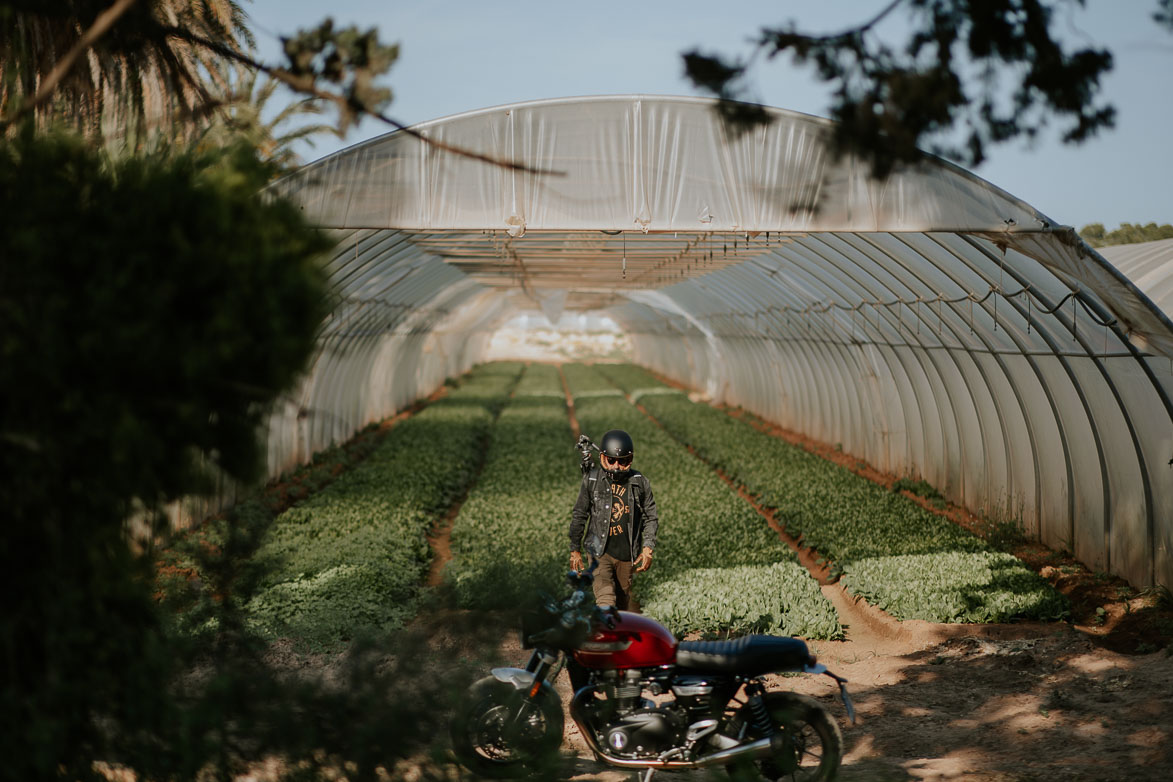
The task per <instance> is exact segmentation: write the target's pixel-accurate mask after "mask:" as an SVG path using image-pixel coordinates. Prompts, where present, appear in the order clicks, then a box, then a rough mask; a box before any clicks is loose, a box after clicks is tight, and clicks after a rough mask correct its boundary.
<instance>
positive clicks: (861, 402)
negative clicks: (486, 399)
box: [269, 96, 1173, 586]
mask: <svg viewBox="0 0 1173 782" xmlns="http://www.w3.org/2000/svg"><path fill="white" fill-rule="evenodd" d="M772 114H773V116H774V122H773V123H772V124H771V125H770V126H768V127H765V128H760V129H758V130H755V131H752V132H751V133H748V134H745V135H743V136H737V135H736V134H731V133H729V132H728V131H727V129H726V128H725V127H724V126H723V125H722V124H721V122H720V120H718V119H717V118H716V115H715V114H714V113H713V112H712V111H711V103H710V102H709V101H705V100H700V99H687V98H664V97H653V96H623V97H595V98H577V99H563V100H550V101H539V102H533V103H524V104H516V105H512V106H505V107H499V108H495V109H487V110H483V111H476V112H470V113H467V114H462V115H459V116H456V117H452V118H448V119H444V120H437V121H435V122H431V123H427V124H425V125H421V126H418V128H417V130H419V131H420V132H422V133H424V134H425V135H427V136H428V137H429V138H431V139H435V140H439V141H442V142H444V143H447V144H452V145H457V146H461V147H464V148H469V149H473V150H476V151H477V152H480V153H486V154H489V155H492V156H495V157H499V158H505V159H510V160H514V161H517V162H518V163H521V164H523V165H524V166H525V167H527V168H529V169H538V170H541V171H544V172H547V173H544V174H536V173H532V172H527V171H523V170H519V169H517V168H512V169H510V168H505V167H501V166H491V165H487V164H485V163H482V162H477V161H473V160H470V159H467V158H462V157H458V156H456V155H454V154H452V153H449V152H444V151H440V150H438V149H437V148H436V147H434V146H430V145H426V144H424V143H421V142H420V141H419V140H418V139H416V138H413V137H412V136H410V135H408V134H404V133H393V134H389V135H387V136H383V137H381V138H378V139H374V140H372V141H369V142H366V143H363V144H360V145H357V146H355V147H352V148H350V149H348V150H344V151H342V152H340V153H338V154H336V155H333V156H331V157H329V158H326V159H324V160H322V161H319V162H318V163H315V164H313V165H311V166H307V167H306V168H305V169H303V170H301V171H300V172H298V173H297V174H295V175H293V176H291V177H289V178H287V179H285V180H282V181H281V182H278V183H277V184H276V185H275V186H274V187H273V192H275V193H281V194H284V195H286V196H288V197H290V198H292V199H294V200H295V201H296V202H298V203H299V204H300V205H301V207H302V208H303V209H304V210H305V212H306V214H307V215H309V216H310V218H311V219H312V220H313V221H315V222H316V223H318V224H319V225H321V226H323V228H326V229H329V230H331V231H332V232H334V234H335V235H336V237H337V238H338V245H337V250H336V253H335V256H334V257H333V259H332V260H331V262H330V267H329V268H330V272H331V276H332V279H333V280H334V281H335V283H336V284H337V286H338V290H339V292H340V300H339V304H338V306H337V308H336V309H335V311H334V313H333V314H332V315H331V317H330V318H329V320H328V321H327V322H326V323H325V324H323V329H322V335H321V348H320V350H319V354H318V356H317V358H316V360H315V363H314V366H313V368H312V370H311V371H310V373H309V374H308V375H307V377H306V380H305V382H304V384H303V386H302V387H301V389H300V390H299V391H298V393H297V394H296V395H295V396H294V398H293V399H291V401H290V403H289V405H287V408H286V409H285V410H283V411H280V412H279V413H278V414H277V415H275V416H274V418H273V421H272V422H271V425H270V430H269V443H270V465H271V468H272V469H273V470H274V471H276V470H277V469H278V468H282V467H284V466H288V465H289V464H292V463H295V462H297V461H301V460H304V459H305V458H307V457H308V455H309V454H310V453H312V452H313V451H315V450H318V449H319V448H321V447H325V445H328V444H329V443H330V442H331V441H333V440H336V439H338V438H341V437H344V436H346V435H348V434H349V433H351V432H353V431H355V430H356V429H358V428H359V427H361V426H362V425H364V424H365V423H367V422H369V421H372V420H376V419H378V418H380V417H382V416H385V415H388V414H390V413H392V412H394V411H396V410H398V409H400V408H402V407H403V406H405V405H406V404H408V403H410V401H411V400H413V399H415V398H417V397H419V396H422V395H424V394H427V393H428V392H430V391H431V390H433V389H434V388H436V387H437V386H438V385H439V384H440V383H441V382H442V381H443V379H444V378H445V377H446V376H448V375H451V374H455V373H458V372H460V371H463V370H464V369H466V368H467V367H469V366H470V365H471V364H473V363H474V362H476V361H477V360H478V359H479V357H480V356H481V355H483V351H484V349H485V345H486V344H487V340H488V338H489V337H490V336H491V335H492V333H493V331H494V330H495V328H496V327H497V326H498V325H499V324H500V323H503V322H504V321H506V320H508V319H510V318H512V317H514V316H515V315H516V314H517V313H518V311H520V310H530V311H535V312H537V311H544V312H546V313H547V314H548V315H550V316H552V317H554V318H555V319H556V317H557V316H558V315H560V314H561V313H562V312H563V311H567V310H569V311H575V310H584V309H595V310H599V309H602V310H605V314H606V315H608V316H610V317H612V318H614V319H615V321H616V322H618V323H619V324H620V325H621V326H622V327H623V329H624V330H625V331H626V332H627V333H628V334H629V336H630V338H631V341H632V345H633V350H634V352H635V354H636V357H637V359H638V360H639V361H640V362H641V363H643V364H645V365H646V366H649V367H651V368H653V369H655V370H657V371H659V372H662V373H663V374H665V375H667V376H669V377H672V378H675V379H677V380H680V381H682V382H685V383H687V384H689V385H691V386H693V387H696V388H699V389H702V390H704V391H706V392H707V393H708V394H709V395H710V396H711V397H712V398H713V399H714V400H715V401H719V402H727V403H731V404H739V405H742V406H744V407H746V408H748V409H750V410H753V411H754V412H756V413H758V414H760V415H762V416H764V417H766V418H768V419H770V420H773V421H776V422H778V423H779V424H781V425H783V426H785V427H786V428H788V429H792V430H794V431H797V432H801V433H803V434H805V435H808V436H810V437H814V438H817V439H819V440H823V441H825V442H830V443H841V444H842V448H843V450H844V451H846V452H849V453H852V454H854V455H856V456H857V457H859V458H861V459H865V460H867V461H868V462H870V463H871V464H873V465H875V466H876V467H878V468H880V469H882V470H885V471H887V472H890V473H893V474H896V475H912V476H918V477H923V478H925V479H926V480H928V481H929V482H930V483H932V484H933V485H935V486H937V487H938V488H939V489H940V490H941V491H942V493H943V494H945V496H946V497H948V498H949V499H950V500H952V501H955V502H958V503H960V504H963V505H965V506H967V507H969V508H971V509H973V510H976V511H978V512H982V513H985V514H986V515H989V516H992V517H995V518H1001V519H1005V520H1011V519H1014V520H1020V521H1021V522H1022V523H1023V524H1024V526H1025V527H1026V529H1027V530H1028V531H1029V532H1031V533H1033V534H1037V535H1038V536H1039V537H1040V538H1041V539H1042V540H1043V541H1044V542H1046V543H1048V544H1050V545H1052V546H1056V547H1067V548H1071V549H1073V550H1074V551H1075V553H1076V554H1077V556H1079V557H1080V559H1082V560H1083V561H1084V562H1086V563H1087V564H1089V565H1090V566H1092V567H1095V568H1098V569H1105V570H1111V571H1112V572H1116V573H1119V574H1121V575H1123V576H1125V577H1126V578H1128V579H1129V580H1131V581H1132V582H1133V583H1136V584H1149V583H1153V582H1157V583H1163V584H1165V585H1170V586H1173V556H1171V551H1173V548H1171V546H1173V482H1171V481H1170V480H1169V477H1170V476H1169V471H1170V470H1173V467H1171V466H1170V457H1173V404H1171V403H1170V397H1171V394H1173V325H1171V324H1170V321H1169V319H1168V318H1167V317H1166V315H1165V314H1164V312H1163V311H1162V309H1161V308H1160V307H1158V306H1155V305H1154V304H1153V301H1152V300H1150V297H1149V295H1146V293H1145V292H1142V291H1149V292H1150V293H1151V294H1152V295H1157V294H1155V293H1153V291H1155V290H1156V289H1155V288H1151V287H1145V286H1142V287H1138V286H1137V285H1136V284H1134V282H1133V281H1132V280H1130V278H1129V276H1128V275H1127V274H1125V273H1122V272H1121V271H1120V270H1119V269H1117V268H1116V267H1114V266H1113V265H1111V264H1109V263H1108V262H1107V261H1105V260H1104V258H1103V257H1101V256H1100V255H1098V254H1097V253H1095V252H1094V251H1092V250H1091V249H1090V248H1088V247H1086V246H1085V245H1084V244H1083V243H1082V242H1081V241H1080V240H1079V238H1078V237H1077V236H1076V235H1075V234H1074V232H1073V231H1072V230H1071V229H1069V228H1066V227H1061V226H1056V225H1055V224H1054V222H1053V221H1052V220H1050V219H1048V218H1047V217H1045V216H1044V215H1042V214H1041V213H1039V212H1038V211H1036V210H1035V209H1033V208H1032V207H1030V206H1029V205H1027V204H1024V203H1023V202H1021V201H1020V200H1018V199H1016V198H1013V197H1012V196H1010V195H1008V194H1006V193H1005V192H1003V191H1001V190H999V189H997V188H996V187H993V186H992V185H990V184H989V183H987V182H984V181H982V180H981V179H978V178H977V177H974V176H972V175H971V174H969V173H967V172H964V171H962V170H960V169H958V168H956V167H954V166H951V165H948V164H945V163H942V162H940V161H936V160H926V161H925V162H924V163H923V164H921V165H917V166H914V167H910V168H908V169H906V170H903V171H899V172H897V173H896V174H894V175H893V176H891V177H890V178H888V179H887V180H885V181H882V182H875V181H872V180H871V179H869V177H868V170H867V168H866V166H864V165H862V164H860V163H859V162H858V161H855V160H852V159H850V158H847V159H843V160H839V161H835V160H832V159H831V158H830V157H829V155H828V153H827V149H826V138H827V132H828V128H829V124H828V123H827V122H826V121H824V120H819V119H816V118H812V117H808V116H804V115H799V114H794V113H788V112H783V111H776V110H773V111H772ZM1162 300H1163V299H1162Z"/></svg>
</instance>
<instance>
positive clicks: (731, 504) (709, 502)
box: [563, 364, 842, 638]
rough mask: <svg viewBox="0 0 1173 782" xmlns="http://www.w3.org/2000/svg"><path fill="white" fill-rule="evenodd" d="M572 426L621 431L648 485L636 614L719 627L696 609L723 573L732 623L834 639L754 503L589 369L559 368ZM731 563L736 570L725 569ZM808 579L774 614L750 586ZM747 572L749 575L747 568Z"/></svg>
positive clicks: (803, 574) (825, 609)
mask: <svg viewBox="0 0 1173 782" xmlns="http://www.w3.org/2000/svg"><path fill="white" fill-rule="evenodd" d="M563 371H564V372H565V374H566V378H567V383H568V385H569V386H570V390H571V394H572V395H573V397H574V402H575V409H576V411H577V415H578V420H579V424H580V426H581V427H582V430H583V431H584V432H585V433H586V434H588V435H589V436H591V437H592V438H593V439H596V440H597V439H598V438H600V437H601V436H602V434H603V432H605V431H607V430H608V429H613V428H618V429H624V430H626V431H627V432H628V433H629V434H631V436H632V438H633V439H634V441H635V467H636V468H637V469H639V470H640V471H641V472H643V473H644V474H645V475H646V476H648V479H649V480H650V481H651V484H652V490H653V493H654V495H655V498H656V504H657V506H658V509H659V513H660V519H661V524H660V529H659V536H658V543H657V548H656V555H655V560H654V564H653V566H652V568H651V569H650V570H649V571H647V572H646V573H643V574H640V575H638V576H637V577H636V584H635V590H636V595H637V597H638V598H639V599H640V600H641V602H643V601H647V602H646V603H644V605H643V610H644V612H645V613H647V614H648V615H650V616H653V617H655V618H656V619H659V620H661V621H663V622H665V623H666V624H667V625H668V626H669V627H670V628H671V629H672V630H673V631H674V632H677V633H684V632H688V631H693V630H695V631H700V632H724V631H728V630H730V629H731V627H730V625H729V624H728V623H727V622H726V621H725V620H724V619H722V618H721V616H719V615H718V614H715V613H707V614H706V613H705V612H704V611H703V610H700V609H698V608H697V607H698V606H702V605H703V604H704V603H705V601H707V600H710V597H711V594H712V590H713V589H714V588H715V585H716V584H718V583H721V578H722V577H721V575H720V573H719V572H717V571H720V572H724V573H725V576H724V578H725V581H724V582H723V583H724V584H725V585H726V586H725V587H723V588H725V589H729V590H732V591H737V590H739V589H741V590H743V591H744V592H745V595H746V596H745V602H744V603H743V604H739V608H738V616H739V619H738V625H737V626H738V627H750V626H752V627H759V626H760V627H767V626H768V627H770V629H771V631H772V632H777V633H781V634H791V635H802V636H805V637H808V638H834V637H839V636H841V635H842V630H841V628H840V627H839V622H838V618H837V616H836V615H835V611H834V608H833V607H832V606H831V604H830V603H829V602H827V600H826V599H825V598H824V597H823V596H822V594H821V593H820V592H819V590H818V587H817V585H816V584H815V582H814V580H813V579H812V578H811V576H810V574H809V573H808V572H807V571H806V570H805V569H804V568H803V567H802V566H801V565H799V564H798V563H797V560H796V557H795V555H794V552H792V551H791V550H790V548H789V547H788V546H786V545H785V544H784V543H782V541H781V540H779V538H778V535H777V533H776V532H774V531H773V530H772V529H770V527H769V525H768V524H767V523H766V522H765V520H763V519H762V518H761V516H760V515H758V513H757V512H756V511H754V510H753V508H752V507H751V506H750V505H749V504H748V503H747V502H745V501H744V500H742V499H741V498H740V497H738V496H737V494H736V493H735V492H734V491H733V490H732V489H731V488H730V487H729V486H728V485H727V484H726V483H725V482H724V481H722V480H721V479H720V478H719V477H718V476H717V475H715V474H714V473H713V471H712V470H711V469H710V468H709V467H707V466H706V465H705V464H704V463H703V462H701V461H699V460H698V459H696V458H695V457H694V456H692V455H691V454H690V453H688V451H687V450H686V449H685V448H683V447H682V446H681V445H680V444H679V443H677V442H676V441H674V440H673V439H672V437H670V436H669V435H668V434H666V433H665V432H664V431H663V430H662V429H660V428H659V427H658V426H656V425H655V424H654V423H653V422H652V421H650V420H648V418H647V416H645V415H644V414H643V413H641V412H640V411H639V410H637V409H636V408H635V407H634V406H633V405H632V404H631V403H630V402H628V401H627V400H626V399H624V398H623V396H622V395H621V394H619V393H618V392H617V391H616V390H615V388H614V386H612V385H611V384H610V383H609V382H608V381H607V380H606V379H605V378H604V377H603V376H602V375H601V374H600V372H599V370H598V369H596V368H595V367H591V366H586V365H582V364H571V365H566V366H565V367H563ZM734 568H736V570H734ZM779 572H785V573H787V575H786V582H787V583H799V582H804V581H805V582H809V583H807V586H806V588H804V589H802V590H798V591H796V592H795V594H794V595H792V596H791V597H792V598H793V599H795V600H799V601H801V604H802V607H801V609H799V610H795V611H790V612H788V613H787V614H786V616H785V618H784V619H783V618H782V617H780V616H779V612H778V609H777V601H778V596H777V595H776V594H770V593H766V592H756V591H754V589H752V588H749V587H748V586H747V585H748V584H753V583H764V584H765V583H778V581H777V578H778V576H777V574H778V573H779ZM751 573H752V574H756V575H754V576H753V577H752V578H750V574H751Z"/></svg>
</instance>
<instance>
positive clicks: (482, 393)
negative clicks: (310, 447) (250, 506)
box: [248, 363, 524, 647]
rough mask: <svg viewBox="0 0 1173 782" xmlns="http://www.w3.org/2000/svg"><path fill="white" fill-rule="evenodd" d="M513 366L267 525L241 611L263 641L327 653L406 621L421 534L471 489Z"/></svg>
mask: <svg viewBox="0 0 1173 782" xmlns="http://www.w3.org/2000/svg"><path fill="white" fill-rule="evenodd" d="M523 369H524V364H522V363H493V364H486V365H482V366H479V367H477V368H476V369H474V370H473V371H472V372H471V373H469V374H468V375H466V376H465V377H463V378H461V380H460V382H459V383H457V384H456V386H455V388H452V389H451V390H450V391H449V393H447V394H446V395H445V396H444V397H443V398H441V399H439V400H437V401H434V402H432V403H431V404H429V405H428V406H427V407H425V408H424V409H423V410H422V411H420V412H419V413H417V414H415V415H413V416H411V417H409V418H407V419H405V420H403V421H401V422H400V423H398V424H396V425H395V426H394V427H393V428H392V429H391V430H390V431H389V432H388V433H387V435H386V437H385V438H384V439H383V441H382V442H381V443H380V445H379V446H378V448H376V449H375V450H374V451H373V452H372V453H371V454H370V455H369V456H368V457H367V458H366V459H365V460H363V461H362V462H360V463H358V464H357V465H355V466H353V467H352V468H351V469H349V470H347V471H346V472H344V473H342V474H341V475H340V476H339V477H338V479H337V480H335V481H334V482H333V483H331V484H329V485H328V486H326V487H325V488H324V489H323V490H321V491H320V492H318V493H316V494H314V495H312V496H311V497H309V498H308V499H307V500H305V501H304V502H302V503H300V504H299V505H297V506H295V507H293V508H290V509H289V510H287V511H285V512H284V513H282V514H280V515H279V516H278V517H277V518H276V519H275V520H274V521H273V523H272V525H271V526H270V528H269V530H268V533H267V535H266V537H265V539H264V542H263V544H262V545H261V547H260V548H259V550H258V552H257V555H256V558H257V561H258V564H259V565H260V566H261V567H260V571H261V572H262V573H264V576H263V580H262V582H261V584H260V588H259V590H258V591H257V593H256V594H255V596H254V597H253V598H252V600H251V601H250V603H249V605H248V611H249V614H250V616H251V618H252V621H253V622H254V623H255V625H256V627H257V628H258V629H259V630H260V631H261V632H262V633H263V634H264V635H266V636H268V637H272V638H277V637H287V638H295V639H298V640H299V641H301V642H303V643H305V644H308V645H310V646H319V647H330V646H336V645H337V644H339V643H342V642H345V641H347V640H350V639H351V638H353V637H355V636H356V635H358V634H361V633H377V632H380V631H384V630H390V629H394V628H397V627H400V626H402V625H403V624H404V623H405V622H406V621H408V620H409V619H411V618H412V617H413V616H415V614H416V612H417V610H418V606H419V602H420V597H421V593H422V588H423V584H424V583H425V581H426V576H427V572H428V568H429V565H430V561H431V551H430V547H429V544H428V540H427V534H428V532H429V530H430V529H431V528H433V527H434V526H435V525H436V524H437V523H438V522H439V521H440V520H441V518H442V517H443V516H444V514H445V513H447V511H448V509H449V508H450V507H451V506H452V505H453V503H454V502H455V501H456V500H457V499H459V497H460V496H461V495H463V494H464V493H465V492H466V491H467V490H468V489H469V487H470V486H471V485H472V483H473V482H474V481H475V480H476V477H477V474H478V471H479V469H480V465H481V463H482V460H483V457H484V450H485V448H486V447H487V445H488V443H489V442H490V438H491V437H492V432H493V424H494V420H495V418H496V416H497V415H498V413H499V411H500V410H501V408H502V407H504V405H505V404H506V402H507V401H508V399H509V395H510V393H511V391H512V390H513V388H514V386H515V385H516V384H517V382H518V378H519V377H520V376H521V373H522V370H523Z"/></svg>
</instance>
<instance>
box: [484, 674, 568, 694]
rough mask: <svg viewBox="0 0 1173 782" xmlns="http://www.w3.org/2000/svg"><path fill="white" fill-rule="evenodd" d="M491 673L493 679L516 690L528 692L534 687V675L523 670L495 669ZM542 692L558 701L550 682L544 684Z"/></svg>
mask: <svg viewBox="0 0 1173 782" xmlns="http://www.w3.org/2000/svg"><path fill="white" fill-rule="evenodd" d="M489 673H491V674H493V678H494V679H496V680H497V681H499V682H505V683H506V684H511V685H513V688H514V689H515V690H528V689H529V688H531V687H533V686H534V675H533V673H532V672H530V671H525V670H522V669H521V668H494V669H493V670H491V671H489ZM542 691H543V692H546V693H548V694H549V695H552V696H554V698H555V700H557V699H558V695H557V693H556V692H555V691H554V687H553V685H551V684H550V682H548V681H547V682H542Z"/></svg>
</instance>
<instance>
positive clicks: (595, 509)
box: [570, 467, 660, 562]
mask: <svg viewBox="0 0 1173 782" xmlns="http://www.w3.org/2000/svg"><path fill="white" fill-rule="evenodd" d="M627 483H628V485H629V486H630V487H631V560H632V561H633V562H634V561H635V560H636V559H637V558H638V557H639V553H640V550H641V548H650V549H654V548H655V547H656V528H657V527H658V526H659V523H660V516H659V513H657V511H656V500H655V498H654V497H653V496H652V484H651V483H650V482H649V481H648V479H647V478H646V477H645V476H644V474H643V473H641V472H640V471H639V470H629V471H628V473H627ZM610 519H611V481H610V479H609V477H608V475H607V473H606V471H605V470H603V469H602V468H600V467H592V468H591V470H590V471H589V472H588V473H587V474H586V475H584V476H583V477H582V486H581V487H580V488H579V490H578V501H577V502H575V503H574V510H572V511H571V512H570V550H571V551H580V550H585V551H586V552H587V553H588V554H590V555H591V556H592V557H596V558H597V557H599V556H601V555H602V553H603V550H604V549H605V548H606V546H607V530H608V528H609V527H610ZM588 522H589V523H588ZM584 529H585V530H586V537H585V539H584V537H583V530H584ZM637 541H638V542H639V545H637ZM580 547H581V548H580Z"/></svg>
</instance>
